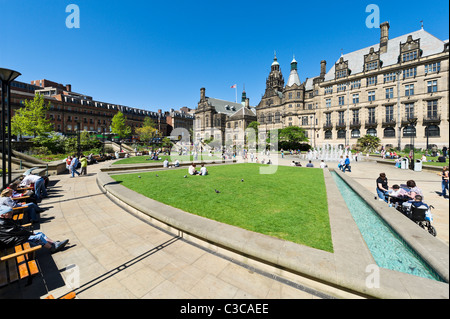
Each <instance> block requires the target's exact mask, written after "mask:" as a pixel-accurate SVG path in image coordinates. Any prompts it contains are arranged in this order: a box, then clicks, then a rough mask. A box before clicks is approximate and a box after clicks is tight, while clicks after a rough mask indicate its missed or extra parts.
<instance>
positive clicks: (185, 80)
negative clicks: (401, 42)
mask: <svg viewBox="0 0 450 319" xmlns="http://www.w3.org/2000/svg"><path fill="white" fill-rule="evenodd" d="M72 3H73V4H76V5H78V7H79V8H80V28H79V29H69V28H67V27H66V18H67V16H68V15H69V13H66V6H67V5H69V4H72ZM369 4H376V5H377V6H378V7H379V8H380V21H381V22H383V21H389V22H390V25H391V28H390V38H394V37H397V36H400V35H403V34H407V33H408V32H413V31H416V30H419V29H420V21H421V20H423V21H424V29H425V30H426V31H428V32H429V33H431V34H432V35H434V36H436V37H437V38H439V39H441V40H445V39H448V38H449V36H448V26H449V6H448V3H447V1H443V0H439V1H437V0H428V1H416V0H410V1H384V0H383V1H377V0H371V1H347V0H342V1H305V2H301V1H266V0H259V1H246V0H241V1H235V0H228V1H214V0H210V1H203V0H202V1H196V0H192V1H181V0H172V1H168V2H166V1H151V0H148V1H132V0H130V1H112V0H109V1H106V0H96V1H92V0H69V1H66V0H41V1H36V0H15V1H11V0H0V30H2V32H1V38H0V67H4V68H10V69H15V70H17V71H19V72H21V73H22V76H21V77H19V78H18V80H20V81H23V82H30V81H32V80H39V79H44V78H45V79H48V80H52V81H55V82H58V83H62V84H72V90H73V91H75V92H79V93H84V94H87V95H90V96H92V97H93V98H94V99H95V100H99V101H104V102H108V103H114V104H121V105H126V106H131V107H137V108H142V109H147V110H153V111H156V110H157V109H163V110H169V109H170V108H175V109H178V108H180V107H182V106H188V107H191V108H195V107H196V106H197V103H198V101H199V98H200V88H201V87H205V88H206V95H207V96H210V97H214V98H219V99H224V100H230V101H234V99H235V90H234V89H231V88H230V87H231V85H233V84H237V85H238V100H240V95H241V92H242V88H243V85H245V89H246V92H247V97H249V98H250V104H251V105H257V104H258V103H259V101H260V99H261V96H262V94H264V89H265V80H266V77H267V76H268V74H269V71H270V65H271V63H272V59H273V54H274V51H275V50H276V52H277V57H278V61H279V62H280V64H281V69H282V72H283V75H284V77H285V80H287V78H288V76H289V69H290V62H291V60H292V57H293V55H294V54H295V58H296V60H297V61H298V68H299V74H300V79H301V80H302V81H305V79H306V78H307V77H309V78H311V77H314V76H317V75H318V74H319V72H320V61H321V60H326V61H327V63H328V66H327V69H329V68H330V67H331V66H332V65H333V64H334V63H335V61H336V60H338V59H339V56H340V54H341V52H343V53H348V52H352V51H355V50H358V49H361V48H364V47H367V46H370V45H373V44H375V43H378V41H379V37H380V34H379V31H380V30H379V29H369V28H367V27H366V18H367V16H368V15H369V14H370V13H366V7H367V5H369ZM4 30H6V31H7V32H4Z"/></svg>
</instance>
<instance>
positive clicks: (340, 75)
mask: <svg viewBox="0 0 450 319" xmlns="http://www.w3.org/2000/svg"><path fill="white" fill-rule="evenodd" d="M346 76H347V69H345V70H339V71H337V72H336V79H340V78H345V77H346Z"/></svg>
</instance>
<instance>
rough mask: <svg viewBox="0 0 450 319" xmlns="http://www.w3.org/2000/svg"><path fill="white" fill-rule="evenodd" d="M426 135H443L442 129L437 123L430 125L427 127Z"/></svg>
mask: <svg viewBox="0 0 450 319" xmlns="http://www.w3.org/2000/svg"><path fill="white" fill-rule="evenodd" d="M425 136H428V137H439V136H441V130H440V128H439V126H437V125H430V126H427V127H426V128H425Z"/></svg>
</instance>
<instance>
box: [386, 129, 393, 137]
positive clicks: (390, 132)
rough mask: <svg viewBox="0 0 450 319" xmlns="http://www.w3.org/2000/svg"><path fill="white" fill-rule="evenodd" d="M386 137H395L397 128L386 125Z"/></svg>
mask: <svg viewBox="0 0 450 319" xmlns="http://www.w3.org/2000/svg"><path fill="white" fill-rule="evenodd" d="M384 137H395V129H394V128H393V127H386V128H385V129H384Z"/></svg>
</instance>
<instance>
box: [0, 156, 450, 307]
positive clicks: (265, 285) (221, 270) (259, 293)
mask: <svg viewBox="0 0 450 319" xmlns="http://www.w3.org/2000/svg"><path fill="white" fill-rule="evenodd" d="M291 160H292V157H289V156H286V157H285V158H284V159H281V158H279V164H280V165H289V163H290V162H291ZM109 164H110V162H107V163H100V164H96V165H91V166H89V167H88V173H89V174H88V176H83V177H76V178H69V176H68V175H58V176H53V177H51V181H52V186H51V187H50V192H49V194H50V196H49V198H46V199H45V200H44V201H43V202H42V204H41V206H42V207H48V208H50V209H49V210H48V211H46V212H44V213H42V214H41V219H42V223H41V224H40V225H38V230H40V231H43V232H44V233H46V234H48V235H49V237H51V238H54V239H65V238H69V239H70V243H69V245H68V248H67V249H65V250H64V251H62V252H60V253H57V254H54V255H50V254H48V253H47V252H40V254H39V257H38V258H39V263H40V264H41V269H42V272H43V276H42V278H36V279H35V283H34V284H33V285H32V286H31V287H21V289H20V291H17V289H15V288H13V287H7V288H2V289H0V298H43V297H45V296H46V295H47V294H48V293H52V294H53V295H55V296H60V295H62V294H64V293H65V292H68V291H71V290H72V289H73V288H74V287H75V291H76V292H77V298H79V299H91V298H92V299H100V298H101V299H111V298H117V299H146V298H152V299H156V298H163V299H178V298H183V299H186V298H187V299H191V298H192V299H197V298H198V299H214V298H224V299H232V298H238V299H242V298H255V299H263V298H270V299H283V298H285V299H297V298H298V299H321V298H360V297H359V296H358V295H354V294H351V293H348V292H344V291H342V290H340V289H335V288H333V287H330V286H328V285H325V284H321V283H318V282H317V281H313V280H309V279H306V278H305V277H302V276H298V275H295V274H293V273H290V272H288V271H283V270H281V269H279V268H275V267H272V266H269V265H267V264H264V263H260V262H257V261H254V260H251V259H247V258H244V257H242V256H240V255H237V254H234V253H232V252H230V251H228V250H225V249H221V248H218V247H216V246H214V245H206V246H205V245H204V244H201V245H200V244H198V243H197V242H196V241H191V240H189V239H188V240H187V239H185V238H183V237H180V236H178V235H177V234H176V233H175V234H172V233H168V232H167V231H165V230H163V229H161V228H158V226H155V225H154V224H152V223H150V220H146V218H145V217H142V216H140V218H137V217H136V216H135V215H133V214H130V213H129V210H127V209H124V208H122V207H120V206H119V205H117V204H116V203H114V202H113V201H111V199H110V198H108V197H107V196H106V195H105V194H104V193H102V191H101V190H100V189H99V187H98V185H97V183H96V178H97V173H98V172H99V170H100V168H101V167H103V166H107V165H109ZM302 164H303V165H304V164H306V163H302ZM315 164H316V165H317V164H318V163H315ZM381 171H384V172H386V174H387V176H388V178H389V181H390V184H393V183H394V182H399V183H404V182H405V181H406V179H411V178H412V177H410V176H413V179H415V180H416V182H417V183H418V186H419V187H421V188H422V189H423V190H424V192H425V193H426V196H427V202H428V203H431V204H433V205H434V206H435V207H436V210H435V211H434V218H435V222H434V226H435V227H436V229H437V231H438V238H439V239H440V240H442V241H443V242H444V243H446V244H447V246H448V200H445V199H442V198H440V197H439V196H438V195H437V193H436V191H439V190H440V178H439V176H437V175H436V174H435V173H428V172H411V171H408V172H405V171H404V170H399V169H396V168H394V167H392V168H391V167H388V166H386V165H381V164H377V163H373V162H359V163H353V170H352V173H350V174H351V176H352V177H353V178H354V179H355V180H357V181H358V182H359V183H360V184H361V185H363V186H364V187H366V188H367V189H368V190H370V191H372V192H374V185H375V179H376V177H377V176H378V174H379V173H380V172H381ZM406 173H407V174H406ZM333 236H335V235H333ZM336 237H338V236H337V235H336ZM345 246H346V245H345V244H342V245H341V246H340V247H342V250H343V252H345V251H346V248H345ZM338 249H341V248H338ZM347 253H348V252H347ZM69 285H72V287H70V286H69Z"/></svg>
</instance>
